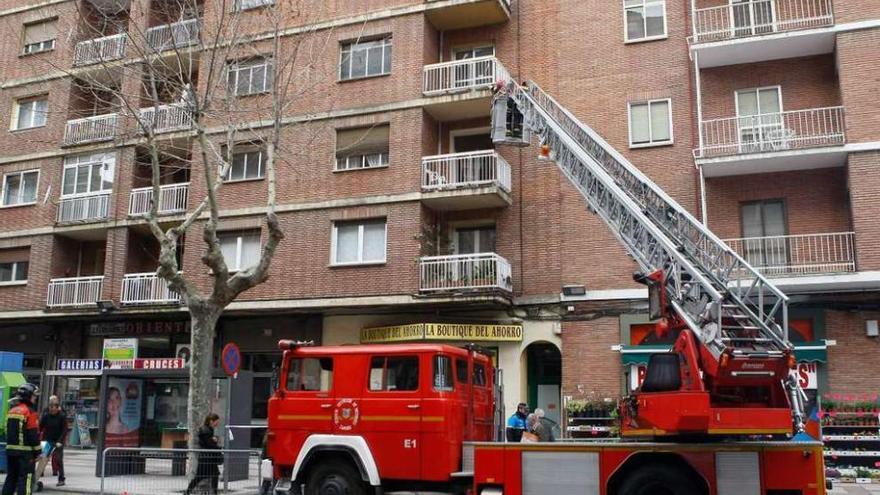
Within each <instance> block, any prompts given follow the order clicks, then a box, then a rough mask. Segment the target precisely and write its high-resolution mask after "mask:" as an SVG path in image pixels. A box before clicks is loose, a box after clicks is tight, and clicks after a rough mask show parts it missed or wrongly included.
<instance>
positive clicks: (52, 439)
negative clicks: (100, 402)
mask: <svg viewBox="0 0 880 495" xmlns="http://www.w3.org/2000/svg"><path fill="white" fill-rule="evenodd" d="M67 431H68V429H67V415H66V414H64V411H63V410H62V409H61V401H59V400H58V396H57V395H53V396H51V397H49V408H48V409H46V410H45V411H43V415H42V416H41V417H40V434H41V436H42V438H43V440H45V441H46V442H49V443H51V444H52V445H53V446H54V448H55V450H54V451H53V452H52V474H57V475H58V485H57V486H64V439H65V438H66V437H67ZM40 474H41V475H42V473H40Z"/></svg>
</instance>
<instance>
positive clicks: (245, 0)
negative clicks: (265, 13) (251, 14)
mask: <svg viewBox="0 0 880 495" xmlns="http://www.w3.org/2000/svg"><path fill="white" fill-rule="evenodd" d="M269 5H275V0H235V11H236V12H243V11H245V10H252V9H258V8H260V7H267V6H269Z"/></svg>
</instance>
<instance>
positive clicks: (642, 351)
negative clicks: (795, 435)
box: [620, 340, 828, 366]
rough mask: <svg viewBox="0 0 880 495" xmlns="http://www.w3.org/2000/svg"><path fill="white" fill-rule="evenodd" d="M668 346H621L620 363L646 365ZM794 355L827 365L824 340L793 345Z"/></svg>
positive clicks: (807, 360) (666, 350) (802, 361)
mask: <svg viewBox="0 0 880 495" xmlns="http://www.w3.org/2000/svg"><path fill="white" fill-rule="evenodd" d="M670 349H672V346H669V345H622V346H620V357H621V361H622V363H623V364H624V365H625V366H628V365H631V364H648V359H650V357H651V354H657V353H660V352H669V350H670ZM794 355H795V357H797V360H798V362H801V363H813V362H815V363H827V362H828V346H827V345H826V344H825V341H824V340H820V341H818V342H802V343H799V344H795V346H794Z"/></svg>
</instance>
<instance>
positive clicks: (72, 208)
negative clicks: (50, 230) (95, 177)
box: [57, 191, 110, 223]
mask: <svg viewBox="0 0 880 495" xmlns="http://www.w3.org/2000/svg"><path fill="white" fill-rule="evenodd" d="M109 213H110V191H107V192H101V193H96V194H84V195H81V196H72V197H66V198H61V202H60V203H58V217H57V221H58V223H66V222H87V221H94V220H102V219H104V218H107V216H108V215H109Z"/></svg>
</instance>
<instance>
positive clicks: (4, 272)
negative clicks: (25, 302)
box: [0, 261, 28, 285]
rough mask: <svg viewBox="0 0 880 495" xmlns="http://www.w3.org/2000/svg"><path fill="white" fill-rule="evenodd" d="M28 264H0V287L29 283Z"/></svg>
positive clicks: (25, 262)
mask: <svg viewBox="0 0 880 495" xmlns="http://www.w3.org/2000/svg"><path fill="white" fill-rule="evenodd" d="M27 276H28V262H27V261H13V262H11V263H0V285H3V284H8V285H13V284H18V283H21V282H27Z"/></svg>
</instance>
